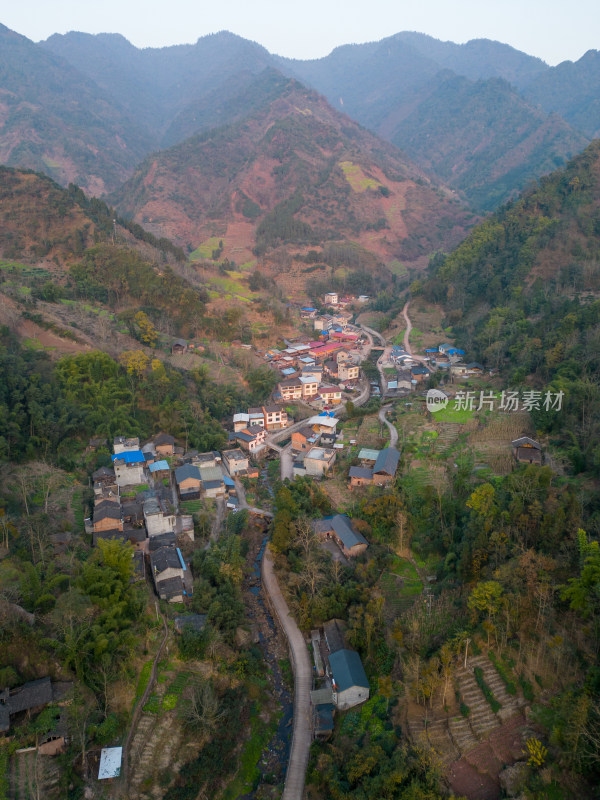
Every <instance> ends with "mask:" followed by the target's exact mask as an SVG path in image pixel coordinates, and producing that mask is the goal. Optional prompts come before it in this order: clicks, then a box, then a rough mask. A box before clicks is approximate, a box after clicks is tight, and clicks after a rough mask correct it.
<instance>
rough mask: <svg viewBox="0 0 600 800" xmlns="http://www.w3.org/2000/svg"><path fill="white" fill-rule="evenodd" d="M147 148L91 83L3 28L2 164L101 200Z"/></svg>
mask: <svg viewBox="0 0 600 800" xmlns="http://www.w3.org/2000/svg"><path fill="white" fill-rule="evenodd" d="M150 145H151V141H150V140H149V138H148V137H147V135H146V134H145V133H144V132H143V131H141V130H140V128H139V126H138V125H137V124H136V123H135V122H134V121H133V120H132V119H131V118H130V117H129V116H128V115H127V113H126V112H125V110H124V109H123V108H121V107H119V106H118V104H116V103H115V102H114V101H113V100H112V99H111V98H110V97H109V95H107V94H106V93H105V92H103V91H102V90H101V89H99V87H98V86H97V85H96V84H94V83H93V82H92V81H91V80H90V79H89V78H87V77H85V76H84V75H82V74H81V73H79V72H78V71H77V70H76V69H74V68H73V67H72V66H71V65H70V64H69V63H68V62H67V61H65V60H63V59H61V58H59V57H57V56H56V55H53V54H52V53H49V52H47V51H46V50H44V49H43V48H41V47H39V46H37V45H35V44H34V43H33V42H31V41H30V40H29V39H26V38H25V37H24V36H20V35H19V34H17V33H14V32H13V31H10V30H9V29H8V28H6V27H5V26H3V25H2V26H0V162H2V163H5V164H9V165H18V166H24V167H28V168H30V169H34V170H41V171H44V172H46V173H47V174H48V175H50V176H51V177H53V178H55V179H56V180H57V181H59V182H60V183H63V184H67V183H69V182H75V183H79V184H80V185H81V186H82V187H83V188H85V189H86V190H87V191H89V192H90V193H93V194H101V193H103V192H104V191H106V190H107V189H111V188H114V187H115V186H116V185H118V183H120V181H121V180H122V177H123V174H124V173H125V174H128V173H130V172H131V170H132V168H133V166H134V165H135V164H136V163H137V162H138V161H139V160H140V158H141V157H142V156H143V155H144V154H145V153H146V152H147V151H148V149H149V148H150Z"/></svg>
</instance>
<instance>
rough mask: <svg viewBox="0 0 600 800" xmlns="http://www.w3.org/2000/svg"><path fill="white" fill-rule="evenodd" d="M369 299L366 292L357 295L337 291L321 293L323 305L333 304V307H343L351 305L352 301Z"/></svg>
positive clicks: (365, 301) (366, 300) (359, 301)
mask: <svg viewBox="0 0 600 800" xmlns="http://www.w3.org/2000/svg"><path fill="white" fill-rule="evenodd" d="M368 301H369V295H368V294H360V295H358V297H357V296H356V295H353V294H346V295H339V294H338V292H326V293H325V294H324V295H323V305H324V306H333V307H334V308H344V307H345V306H351V305H353V304H354V303H359V304H361V305H362V304H363V303H367V302H368Z"/></svg>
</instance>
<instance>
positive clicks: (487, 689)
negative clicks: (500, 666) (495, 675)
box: [475, 667, 502, 714]
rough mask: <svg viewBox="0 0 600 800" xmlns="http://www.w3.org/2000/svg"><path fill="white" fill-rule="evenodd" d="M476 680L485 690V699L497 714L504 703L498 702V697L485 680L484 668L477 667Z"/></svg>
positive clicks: (483, 690)
mask: <svg viewBox="0 0 600 800" xmlns="http://www.w3.org/2000/svg"><path fill="white" fill-rule="evenodd" d="M475 680H476V681H477V685H478V686H479V688H480V689H481V691H482V692H483V695H484V697H485V699H486V700H487V701H488V703H489V704H490V707H491V709H492V711H493V712H494V714H497V713H498V711H500V709H501V708H502V705H501V703H499V702H498V700H496V698H495V697H494V693H493V692H492V690H491V689H490V687H489V686H488V685H487V683H486V682H485V680H484V678H483V670H482V669H481V667H475Z"/></svg>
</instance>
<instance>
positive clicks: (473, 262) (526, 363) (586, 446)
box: [425, 140, 600, 474]
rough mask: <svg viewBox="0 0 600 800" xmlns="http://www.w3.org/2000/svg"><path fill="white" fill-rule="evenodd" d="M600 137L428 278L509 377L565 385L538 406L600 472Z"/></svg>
mask: <svg viewBox="0 0 600 800" xmlns="http://www.w3.org/2000/svg"><path fill="white" fill-rule="evenodd" d="M599 209H600V140H596V141H594V142H593V143H592V144H591V145H590V146H589V147H588V148H586V150H584V152H583V153H581V154H580V155H578V156H576V157H575V158H574V159H573V160H572V161H570V162H569V164H568V165H567V166H566V167H565V168H564V169H562V170H559V171H556V172H553V173H552V174H551V175H549V176H547V177H545V178H542V179H541V181H540V183H539V186H537V187H535V188H533V189H531V190H530V191H528V192H526V193H525V194H524V195H523V196H522V197H521V198H519V199H518V200H517V201H515V202H514V203H511V204H509V205H507V206H506V207H504V208H503V209H502V210H501V211H499V212H497V213H496V214H493V215H491V216H490V217H489V218H488V219H486V220H485V221H484V222H482V223H481V224H480V225H478V226H477V227H475V228H474V229H473V231H472V232H471V233H470V234H469V236H468V237H467V238H466V239H465V240H464V242H463V243H462V244H461V245H460V246H459V247H458V248H457V249H456V250H455V251H454V252H453V253H451V254H450V255H448V256H446V257H443V258H439V259H437V260H436V265H435V269H434V273H433V275H432V277H431V279H430V280H429V282H428V284H427V285H426V287H425V292H426V294H427V295H428V297H429V298H430V299H433V300H436V301H437V302H442V303H443V304H444V305H445V308H446V314H447V322H449V323H451V324H452V325H453V328H454V334H455V335H456V339H457V341H458V342H459V346H463V345H464V346H465V347H466V348H468V349H469V351H470V352H473V353H475V354H476V357H477V358H479V359H480V360H481V361H483V362H484V363H487V364H488V365H489V366H490V367H494V368H504V370H507V371H508V380H507V382H506V384H505V385H506V386H510V387H518V386H523V388H525V389H532V388H533V389H537V390H539V391H546V390H548V389H549V388H550V389H552V390H553V391H555V392H558V391H562V392H564V399H565V402H564V408H563V409H562V412H561V413H558V412H557V413H554V414H551V415H543V416H542V417H540V418H538V417H537V416H535V415H534V418H535V422H536V425H538V426H539V427H540V429H541V430H545V431H547V432H549V433H551V434H552V435H553V436H555V437H556V440H557V443H558V442H560V443H561V445H562V446H563V447H564V448H565V455H566V457H567V458H568V459H570V461H571V463H572V465H573V467H574V469H575V470H576V471H583V470H592V471H594V472H595V473H596V474H600V448H599V447H598V442H599V441H600V300H599V299H598V298H599V297H600V266H599V265H600V211H599Z"/></svg>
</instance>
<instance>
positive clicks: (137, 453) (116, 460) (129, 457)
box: [112, 450, 146, 486]
mask: <svg viewBox="0 0 600 800" xmlns="http://www.w3.org/2000/svg"><path fill="white" fill-rule="evenodd" d="M112 461H113V468H114V470H115V480H116V483H117V486H137V485H139V484H142V483H145V481H146V478H145V474H144V468H145V466H146V459H145V457H144V454H143V453H142V451H141V450H123V451H121V452H119V453H117V454H116V455H114V456H112Z"/></svg>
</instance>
